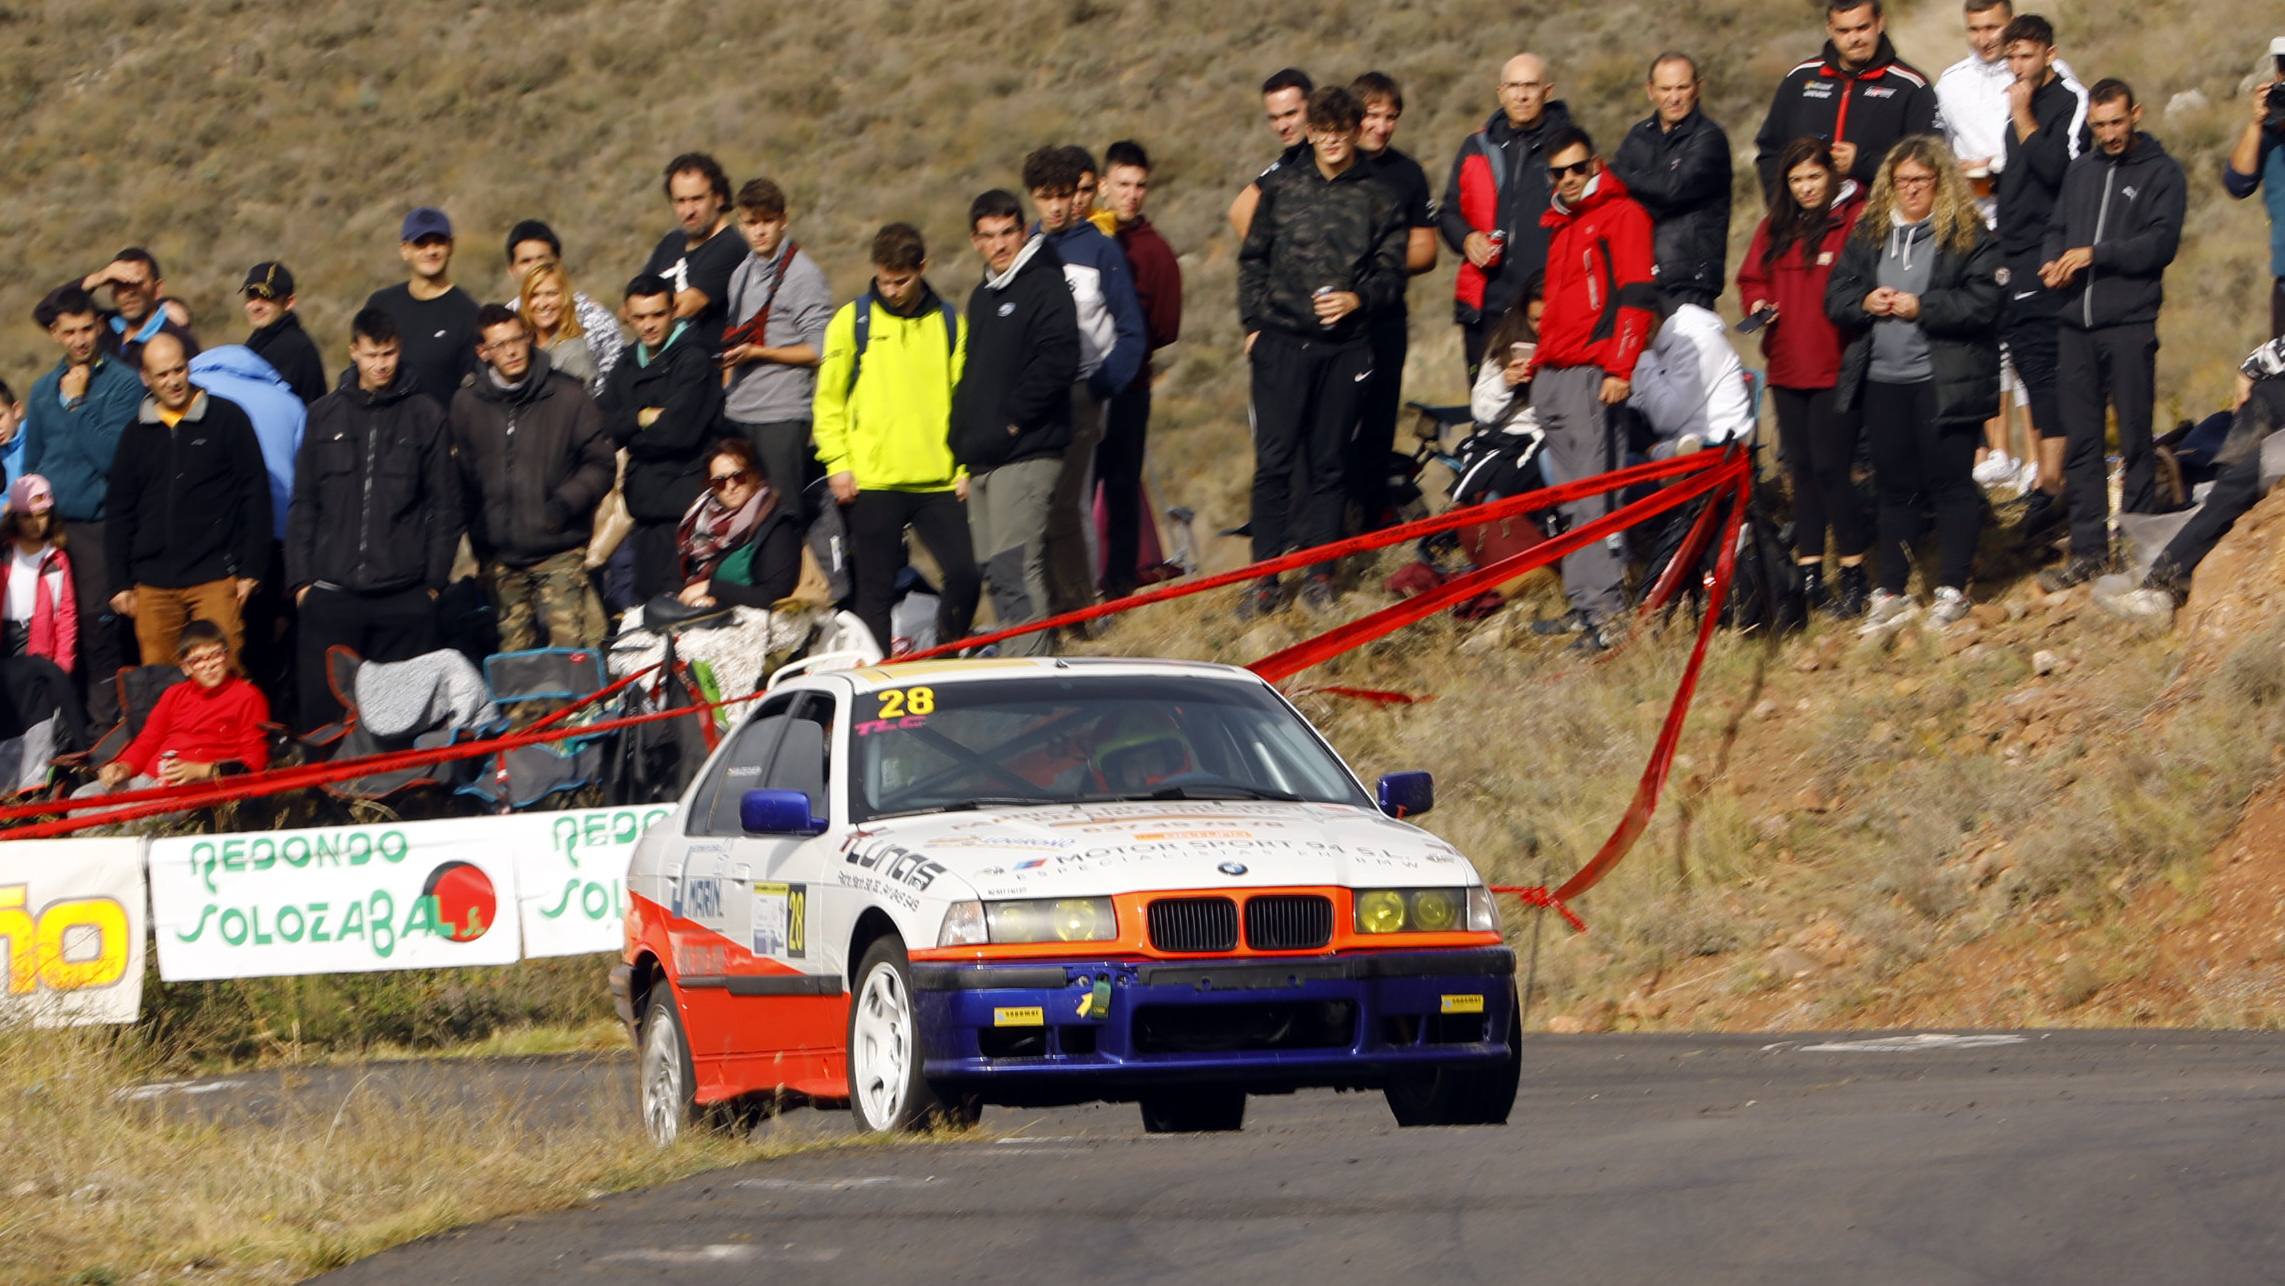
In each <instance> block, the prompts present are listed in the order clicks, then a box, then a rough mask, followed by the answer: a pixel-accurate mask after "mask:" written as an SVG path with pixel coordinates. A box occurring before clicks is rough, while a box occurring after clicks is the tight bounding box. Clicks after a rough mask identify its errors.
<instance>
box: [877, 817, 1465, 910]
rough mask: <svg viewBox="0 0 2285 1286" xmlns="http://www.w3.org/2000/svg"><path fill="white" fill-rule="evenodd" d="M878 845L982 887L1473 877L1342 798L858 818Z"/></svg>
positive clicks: (1403, 881) (1397, 825)
mask: <svg viewBox="0 0 2285 1286" xmlns="http://www.w3.org/2000/svg"><path fill="white" fill-rule="evenodd" d="M884 846H889V847H896V848H901V849H905V850H909V851H910V852H913V853H916V854H918V855H919V856H920V857H922V858H924V859H926V860H928V861H930V862H934V863H936V864H938V865H940V866H942V867H943V868H944V871H945V873H946V874H949V875H954V876H958V877H959V878H960V879H961V880H963V881H965V882H966V883H968V884H969V885H970V886H972V887H973V888H974V889H975V891H976V894H977V896H979V897H986V898H1011V897H1016V898H1020V897H1093V896H1102V895H1107V894H1113V893H1127V892H1134V891H1148V890H1153V889H1219V888H1268V887H1292V886H1296V885H1345V886H1348V887H1351V888H1376V887H1380V888H1385V887H1392V886H1411V885H1423V886H1440V885H1441V886H1451V885H1463V884H1472V883H1476V882H1477V879H1478V877H1477V875H1476V871H1475V868H1474V867H1472V866H1470V865H1469V863H1468V860H1467V858H1465V857H1463V856H1461V854H1460V852H1459V850H1457V849H1455V848H1453V847H1452V846H1451V845H1449V844H1447V843H1445V842H1444V841H1443V840H1441V839H1438V838H1436V837H1435V836H1433V835H1430V834H1428V833H1427V832H1425V831H1422V830H1419V829H1417V828H1415V827H1412V826H1407V825H1405V824H1404V823H1402V822H1398V821H1394V820H1392V819H1390V818H1388V817H1385V816H1382V815H1381V814H1380V813H1379V812H1376V811H1374V810H1372V809H1369V808H1363V807H1351V806H1346V805H1340V804H1288V803H1272V802H1260V803H1257V802H1252V801H1245V802H1229V803H1222V802H1179V803H1121V804H1078V805H1058V806H1054V807H1046V808H993V809H985V810H979V811H975V812H962V813H937V814H931V815H927V816H921V817H899V818H893V819H889V820H885V821H876V822H870V823H867V824H866V825H865V826H864V827H862V828H861V829H860V830H859V831H858V832H857V834H856V835H855V836H854V837H853V838H852V839H851V841H850V842H849V844H848V852H849V854H850V858H851V860H853V861H857V860H862V858H863V856H864V855H867V854H871V853H878V852H880V851H882V849H883V847H884ZM940 887H941V886H940Z"/></svg>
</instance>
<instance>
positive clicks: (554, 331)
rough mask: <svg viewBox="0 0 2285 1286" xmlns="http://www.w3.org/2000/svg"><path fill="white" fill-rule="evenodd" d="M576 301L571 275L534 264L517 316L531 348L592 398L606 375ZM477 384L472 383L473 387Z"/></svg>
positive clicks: (480, 331) (550, 264)
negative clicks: (528, 331)
mask: <svg viewBox="0 0 2285 1286" xmlns="http://www.w3.org/2000/svg"><path fill="white" fill-rule="evenodd" d="M577 298H579V293H578V292H577V291H575V290H573V289H572V288H571V274H570V273H567V272H565V271H564V270H563V265H562V264H559V263H557V262H555V261H554V260H553V259H549V260H546V261H544V262H541V263H536V264H533V265H532V269H531V271H530V272H528V273H526V274H525V275H524V284H523V289H522V290H521V291H519V292H518V293H517V295H516V307H515V312H516V313H517V315H518V316H520V317H522V318H523V320H524V322H525V323H526V324H527V325H528V326H529V327H530V328H531V343H532V347H533V348H534V349H536V350H537V351H539V352H542V353H546V354H547V357H548V367H549V369H551V370H557V371H561V372H563V373H564V374H566V375H568V376H570V377H571V378H573V379H575V380H577V381H579V387H581V388H583V389H585V390H587V392H588V393H589V394H591V395H592V394H594V393H597V392H599V391H601V389H602V387H603V371H602V368H601V367H600V366H599V365H598V364H597V362H596V358H595V346H594V345H593V344H592V343H590V342H589V340H588V330H587V327H586V324H585V323H584V322H583V321H581V319H580V316H579V310H578V309H577V308H574V307H573V306H572V300H574V299H577ZM476 343H477V345H478V346H479V347H481V346H482V345H483V343H484V324H483V318H482V317H481V316H479V317H478V319H477V325H476ZM475 383H476V381H474V380H471V381H470V384H471V386H473V385H474V384H475ZM454 396H455V397H457V396H459V395H458V394H455V395H454Z"/></svg>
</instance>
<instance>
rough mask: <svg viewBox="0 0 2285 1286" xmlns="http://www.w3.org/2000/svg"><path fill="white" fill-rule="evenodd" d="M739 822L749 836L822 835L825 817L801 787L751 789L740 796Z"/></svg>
mask: <svg viewBox="0 0 2285 1286" xmlns="http://www.w3.org/2000/svg"><path fill="white" fill-rule="evenodd" d="M738 824H739V825H740V826H742V827H744V828H745V830H746V833H747V834H748V835H819V834H823V833H824V831H825V819H824V818H822V817H819V816H818V815H817V814H815V813H813V812H811V811H810V804H809V794H808V792H806V791H799V790H749V791H747V792H746V793H745V794H743V795H741V796H739V797H738Z"/></svg>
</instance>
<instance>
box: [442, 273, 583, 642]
mask: <svg viewBox="0 0 2285 1286" xmlns="http://www.w3.org/2000/svg"><path fill="white" fill-rule="evenodd" d="M476 356H477V359H478V360H479V361H481V362H483V365H482V366H480V367H478V368H477V371H476V376H475V378H473V379H471V380H470V381H469V382H468V383H467V385H466V386H464V387H463V388H462V389H461V390H460V392H459V393H458V394H456V395H455V396H454V397H453V399H452V420H451V424H452V445H453V449H454V452H455V453H456V454H457V455H458V456H459V459H460V475H461V485H462V490H463V493H464V494H465V496H466V498H467V502H468V537H469V542H470V544H472V545H473V546H474V547H475V551H476V556H477V557H478V558H480V559H482V560H483V562H484V577H485V579H486V580H488V581H490V582H491V583H492V604H493V607H494V609H495V610H496V612H497V614H498V620H499V627H500V650H501V651H503V652H516V651H521V650H523V649H525V648H533V647H538V646H540V639H541V631H542V630H543V629H544V630H545V633H546V641H547V645H548V646H550V647H593V646H594V645H595V644H597V643H599V642H601V641H602V638H603V628H604V625H603V605H602V603H600V602H598V601H597V600H596V597H595V588H594V586H593V585H592V584H590V583H589V580H588V576H587V539H588V535H589V533H590V532H591V531H593V529H594V524H595V506H596V505H597V504H598V503H600V502H601V501H602V499H603V497H604V495H605V494H606V493H608V492H609V491H610V490H611V477H612V472H613V470H614V469H615V468H616V463H615V461H614V459H613V456H612V447H611V438H610V435H609V434H607V433H605V432H604V431H603V412H602V409H601V408H599V407H597V406H596V405H595V401H594V399H593V398H590V397H588V396H587V389H586V387H585V386H584V385H582V384H581V383H580V381H578V380H577V379H574V378H572V377H571V376H569V375H566V374H564V373H563V372H561V371H558V370H554V369H552V368H551V367H550V366H549V364H548V357H547V354H546V353H544V352H535V351H534V350H533V348H532V333H531V330H530V329H529V328H528V327H526V326H525V325H524V319H523V317H522V316H521V315H519V314H518V313H517V312H516V311H515V310H514V309H512V308H508V307H505V306H504V305H500V304H486V305H485V306H484V308H483V310H482V311H480V312H478V313H477V314H476Z"/></svg>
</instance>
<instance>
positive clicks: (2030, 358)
mask: <svg viewBox="0 0 2285 1286" xmlns="http://www.w3.org/2000/svg"><path fill="white" fill-rule="evenodd" d="M2007 281H2008V284H2007V286H2006V291H2007V296H2006V300H2005V302H2004V306H2003V307H2002V308H2001V310H2000V319H1999V339H2000V342H2001V343H2003V344H2005V345H2007V360H2008V361H2009V363H2011V364H2012V365H2013V366H2014V367H2015V377H2016V378H2017V379H2019V380H2022V381H2023V393H2024V399H2025V400H2026V401H2028V402H2029V403H2030V404H2031V427H2032V430H2033V431H2034V432H2036V433H2037V434H2038V435H2039V436H2040V437H2043V438H2059V437H2063V436H2064V431H2063V412H2062V409H2061V407H2060V406H2059V405H2058V403H2057V402H2056V396H2057V389H2056V383H2055V376H2056V360H2057V356H2056V343H2057V341H2056V338H2055V332H2056V330H2057V323H2056V320H2055V310H2056V308H2058V307H2059V306H2060V304H2061V301H2060V300H2059V299H2058V298H2057V297H2056V295H2055V292H2054V291H2051V290H2049V289H2047V287H2046V286H2044V285H2042V284H2040V281H2039V257H2038V256H2037V255H2033V256H2031V257H2030V258H2029V259H2017V260H2012V261H2010V262H2009V263H2008V265H2007Z"/></svg>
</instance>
